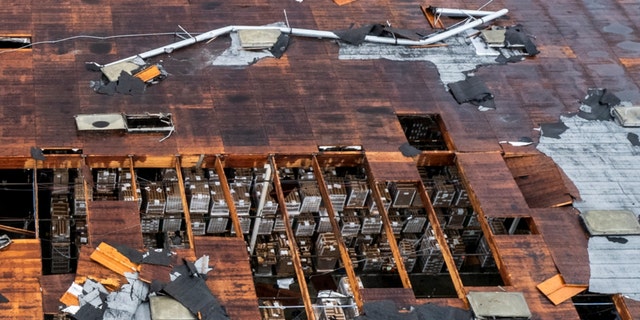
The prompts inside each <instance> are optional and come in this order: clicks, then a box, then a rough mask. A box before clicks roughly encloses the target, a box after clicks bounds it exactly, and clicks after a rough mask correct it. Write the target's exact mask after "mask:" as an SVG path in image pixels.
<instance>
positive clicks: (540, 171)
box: [505, 154, 573, 208]
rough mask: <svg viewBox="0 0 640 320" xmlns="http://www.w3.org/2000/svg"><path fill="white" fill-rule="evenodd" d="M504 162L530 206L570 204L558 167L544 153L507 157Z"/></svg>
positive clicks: (568, 194) (568, 193)
mask: <svg viewBox="0 0 640 320" xmlns="http://www.w3.org/2000/svg"><path fill="white" fill-rule="evenodd" d="M505 162H506V164H507V167H509V170H510V171H511V173H512V174H513V178H514V179H515V180H516V183H517V184H518V187H520V191H522V195H523V196H524V197H525V200H526V201H527V204H528V205H529V207H531V208H547V207H558V206H564V205H570V204H571V202H572V201H573V199H572V197H571V194H570V191H569V190H568V188H567V187H566V186H565V185H564V180H563V179H562V174H561V173H560V169H559V168H558V166H557V165H556V164H555V163H554V162H553V160H552V159H551V158H549V157H547V156H545V155H544V154H533V155H524V156H519V157H507V158H505Z"/></svg>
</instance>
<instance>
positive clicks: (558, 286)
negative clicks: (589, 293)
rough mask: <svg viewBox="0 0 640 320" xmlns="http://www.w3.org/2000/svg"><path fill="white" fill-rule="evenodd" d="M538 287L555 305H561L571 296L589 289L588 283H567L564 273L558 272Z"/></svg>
mask: <svg viewBox="0 0 640 320" xmlns="http://www.w3.org/2000/svg"><path fill="white" fill-rule="evenodd" d="M536 288H538V290H540V292H542V293H543V294H544V295H545V296H547V298H549V300H551V302H553V304H554V305H556V306H557V305H559V304H561V303H562V302H564V301H567V300H569V299H571V297H573V296H575V295H577V294H579V293H581V292H583V291H585V290H587V285H581V284H580V285H578V284H567V283H566V282H565V281H564V278H563V277H562V275H560V274H557V275H555V276H553V277H551V278H549V279H547V280H545V281H543V282H541V283H539V284H538V285H537V286H536Z"/></svg>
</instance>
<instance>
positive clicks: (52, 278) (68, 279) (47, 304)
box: [40, 273, 75, 314]
mask: <svg viewBox="0 0 640 320" xmlns="http://www.w3.org/2000/svg"><path fill="white" fill-rule="evenodd" d="M74 279H75V275H74V274H72V273H65V274H48V275H44V276H42V278H41V279H40V285H41V287H42V309H43V311H44V313H50V314H57V313H58V312H59V311H60V308H59V307H60V306H61V305H62V303H61V302H60V297H62V295H63V294H64V293H65V292H66V291H67V290H68V289H69V287H70V286H71V283H73V281H74Z"/></svg>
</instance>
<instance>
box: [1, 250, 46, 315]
mask: <svg viewBox="0 0 640 320" xmlns="http://www.w3.org/2000/svg"><path fill="white" fill-rule="evenodd" d="M40 256H41V252H40V241H39V240H33V239H30V240H26V239H16V240H13V243H12V244H10V245H9V246H8V247H6V248H5V249H2V250H0V275H2V279H0V293H2V295H3V296H5V297H6V298H7V300H9V302H7V303H0V316H2V318H3V319H25V318H32V319H36V318H42V314H43V309H42V292H40V277H41V275H42V262H41V259H40Z"/></svg>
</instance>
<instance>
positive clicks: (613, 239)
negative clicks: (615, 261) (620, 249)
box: [607, 236, 629, 244]
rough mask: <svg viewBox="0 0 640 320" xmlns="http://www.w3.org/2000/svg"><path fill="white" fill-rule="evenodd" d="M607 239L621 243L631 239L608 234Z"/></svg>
mask: <svg viewBox="0 0 640 320" xmlns="http://www.w3.org/2000/svg"><path fill="white" fill-rule="evenodd" d="M607 240H609V241H611V242H615V243H619V244H625V243H627V242H629V240H628V239H627V238H623V237H613V236H607Z"/></svg>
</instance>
